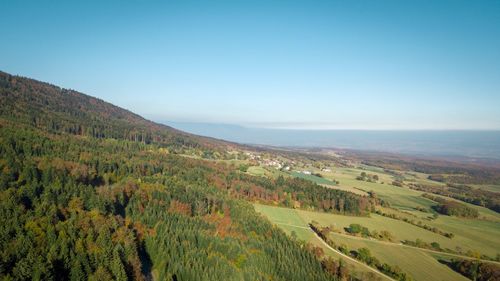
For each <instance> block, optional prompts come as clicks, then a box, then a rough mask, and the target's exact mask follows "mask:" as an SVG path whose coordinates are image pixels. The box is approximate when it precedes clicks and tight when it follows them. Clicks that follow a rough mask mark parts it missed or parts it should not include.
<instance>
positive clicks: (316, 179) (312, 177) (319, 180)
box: [290, 172, 337, 185]
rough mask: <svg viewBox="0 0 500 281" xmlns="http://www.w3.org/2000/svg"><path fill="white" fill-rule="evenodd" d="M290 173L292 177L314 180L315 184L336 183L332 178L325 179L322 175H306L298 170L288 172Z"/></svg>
mask: <svg viewBox="0 0 500 281" xmlns="http://www.w3.org/2000/svg"><path fill="white" fill-rule="evenodd" d="M290 174H291V175H292V176H294V177H297V178H301V179H306V180H309V181H312V182H315V183H317V184H326V185H336V184H337V183H335V182H334V181H332V180H329V179H326V178H322V177H318V176H315V175H306V174H303V173H299V172H290Z"/></svg>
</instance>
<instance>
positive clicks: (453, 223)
mask: <svg viewBox="0 0 500 281" xmlns="http://www.w3.org/2000/svg"><path fill="white" fill-rule="evenodd" d="M255 208H256V210H257V211H259V212H260V213H262V214H264V215H265V216H267V217H268V218H269V219H270V220H271V221H272V222H274V223H276V224H277V225H278V226H279V227H281V228H282V229H283V230H285V231H286V232H287V233H289V234H291V232H292V231H295V233H296V235H297V237H298V238H300V239H303V240H305V241H313V242H314V239H313V238H314V237H313V235H312V234H311V233H310V231H308V230H307V229H303V228H298V227H296V226H299V227H307V224H308V223H309V222H310V221H312V220H314V221H317V222H318V223H319V224H321V225H324V226H329V225H333V226H334V227H335V228H337V229H342V228H344V227H347V226H348V225H349V224H351V223H359V224H361V225H363V226H366V227H367V228H368V229H370V230H378V231H381V230H388V231H390V232H391V233H392V234H393V235H394V237H395V238H396V239H397V240H412V241H415V240H416V239H417V238H420V239H422V240H423V241H425V242H428V243H430V242H438V243H439V244H440V245H441V247H442V248H450V249H453V250H455V249H456V247H457V246H458V247H460V248H461V249H462V250H463V251H467V250H479V251H481V253H484V254H488V255H490V256H493V257H494V256H496V254H497V253H499V252H500V240H499V238H498V237H499V234H500V224H499V223H497V222H492V221H479V220H465V219H459V218H454V217H447V216H440V217H439V218H438V219H436V220H435V221H433V222H427V221H426V222H425V223H427V224H430V225H435V226H437V227H438V228H440V229H442V230H444V231H451V232H453V233H454V234H455V237H454V238H453V239H449V238H446V237H444V236H441V235H439V234H436V233H433V232H430V231H427V230H425V229H422V228H419V227H417V226H413V225H411V224H408V223H405V222H402V221H398V220H394V219H390V218H386V217H383V216H379V215H376V214H372V216H371V217H351V216H342V215H336V214H329V213H320V212H312V211H305V210H295V209H287V208H281V207H274V206H265V205H259V204H255ZM332 235H334V236H335V237H334V238H335V241H336V242H337V243H338V244H340V243H345V244H346V245H348V247H349V248H350V249H358V248H360V247H367V248H369V249H370V250H371V252H372V254H373V255H374V256H375V257H377V258H378V259H380V260H381V261H383V262H387V263H388V264H394V265H398V266H399V267H400V268H402V269H403V271H405V272H408V273H410V274H411V275H412V276H413V277H414V278H415V279H416V280H466V279H461V277H462V276H461V275H457V274H456V273H455V272H453V271H452V270H451V269H449V268H448V267H446V266H445V265H443V264H440V263H439V262H438V261H437V260H436V258H434V257H433V256H432V255H431V254H430V253H427V252H423V251H421V250H419V249H412V248H405V247H401V246H398V245H397V244H393V245H391V244H389V245H387V244H382V243H379V242H377V241H369V240H359V239H353V238H350V237H345V236H343V235H338V234H332ZM358 270H362V269H359V268H358ZM428 272H431V273H432V275H433V276H434V277H432V278H431V276H430V275H429V273H428Z"/></svg>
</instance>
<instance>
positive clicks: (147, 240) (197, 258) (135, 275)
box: [0, 72, 377, 281]
mask: <svg viewBox="0 0 500 281" xmlns="http://www.w3.org/2000/svg"><path fill="white" fill-rule="evenodd" d="M229 149H237V145H235V144H231V143H226V142H223V141H218V140H213V139H209V138H202V137H198V136H194V135H190V134H187V133H183V132H180V131H177V130H175V129H173V128H170V127H167V126H164V125H160V124H156V123H153V122H150V121H147V120H145V119H143V118H141V117H140V116H138V115H135V114H133V113H131V112H128V111H126V110H124V109H121V108H118V107H115V106H113V105H111V104H109V103H106V102H104V101H101V100H98V99H95V98H92V97H90V96H86V95H84V94H81V93H78V92H75V91H72V90H65V89H61V88H59V87H56V86H53V85H50V84H46V83H42V82H38V81H35V80H31V79H27V78H22V77H17V76H11V75H9V74H7V73H2V72H0V155H1V157H0V222H1V223H0V279H1V280H151V279H154V280H283V281H285V280H287V281H288V280H300V281H303V280H337V279H340V277H343V278H346V276H340V275H337V274H332V273H330V272H331V271H332V270H325V268H324V266H323V265H322V263H321V261H320V260H318V259H317V258H316V256H315V255H314V254H313V251H312V250H311V247H310V246H308V245H304V244H303V243H302V242H299V241H297V240H295V239H293V238H290V237H288V236H287V235H286V234H285V233H284V232H283V231H281V230H280V229H278V228H276V227H274V226H272V225H271V223H270V222H268V221H267V220H266V219H264V218H263V217H262V216H260V215H259V214H258V213H256V212H255V211H254V208H253V206H252V205H251V203H249V201H255V200H259V202H264V203H272V204H278V205H284V206H286V205H289V204H290V198H291V199H292V200H293V201H295V202H299V203H300V207H302V208H306V207H307V208H310V209H317V210H321V211H325V212H334V213H345V214H351V215H360V216H362V215H366V214H367V213H368V212H369V211H370V208H371V207H372V205H374V204H377V202H375V201H373V200H372V199H370V198H368V197H362V196H357V195H354V194H351V193H347V192H342V191H337V190H331V189H326V188H324V187H321V186H319V185H316V184H313V183H311V182H308V181H305V180H301V179H289V178H278V179H276V180H273V179H266V178H259V177H254V176H250V175H248V174H245V173H243V172H241V171H239V169H238V168H237V167H233V166H231V165H228V164H225V163H220V162H217V161H212V160H210V159H200V158H201V157H203V156H207V155H209V156H210V157H218V158H220V159H229V158H231V157H234V156H232V155H231V154H228V153H227V151H228V150H229ZM186 155H192V156H201V157H186ZM205 158H207V157H205ZM333 272H343V271H342V270H333Z"/></svg>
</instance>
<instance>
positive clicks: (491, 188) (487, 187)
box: [472, 184, 500, 192]
mask: <svg viewBox="0 0 500 281" xmlns="http://www.w3.org/2000/svg"><path fill="white" fill-rule="evenodd" d="M472 187H474V188H480V189H482V190H487V191H492V192H500V184H474V185H472Z"/></svg>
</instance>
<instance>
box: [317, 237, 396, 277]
mask: <svg viewBox="0 0 500 281" xmlns="http://www.w3.org/2000/svg"><path fill="white" fill-rule="evenodd" d="M309 230H311V231H312V232H313V233H314V235H315V236H316V238H318V239H319V240H320V241H321V243H323V245H325V247H327V248H328V249H330V250H332V251H334V252H335V253H337V254H339V255H341V256H343V257H344V258H346V259H349V260H351V261H353V262H355V263H357V264H360V265H361V266H364V267H365V268H367V269H368V270H371V271H373V272H375V273H377V274H379V275H381V276H383V277H384V278H386V279H389V280H393V281H396V280H395V279H392V278H391V277H389V276H387V275H385V274H383V273H382V272H380V271H378V270H376V269H375V268H373V267H371V266H369V265H367V264H365V263H362V262H360V261H358V260H357V259H355V258H351V257H350V256H348V255H346V254H344V253H342V252H340V251H339V250H337V249H335V248H333V247H332V246H330V245H328V243H326V242H325V240H323V239H322V238H321V237H319V235H318V234H317V233H316V232H314V231H313V230H312V229H310V228H309Z"/></svg>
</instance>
